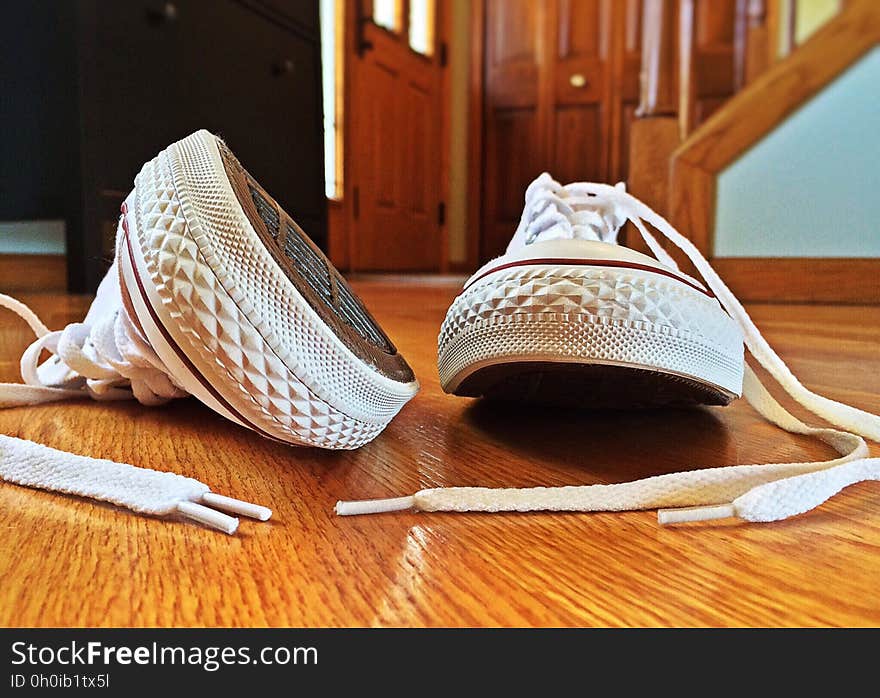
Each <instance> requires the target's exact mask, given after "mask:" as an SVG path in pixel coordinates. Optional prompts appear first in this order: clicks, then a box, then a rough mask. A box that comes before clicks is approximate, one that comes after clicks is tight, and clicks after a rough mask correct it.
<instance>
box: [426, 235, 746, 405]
mask: <svg viewBox="0 0 880 698" xmlns="http://www.w3.org/2000/svg"><path fill="white" fill-rule="evenodd" d="M570 242H571V241H566V244H568V245H569V246H570ZM617 254H620V253H619V252H618V253H617ZM553 262H555V263H546V262H544V261H543V260H541V261H539V262H537V261H536V263H531V264H530V263H528V262H527V261H526V262H525V263H524V262H522V261H518V262H517V263H516V264H515V265H505V264H504V263H503V260H499V264H498V268H497V269H495V270H489V272H481V273H480V274H479V275H478V276H477V278H476V279H475V280H474V281H472V282H470V283H469V284H468V285H466V287H465V290H464V291H463V292H462V293H461V294H460V295H459V296H458V298H456V300H455V301H454V302H453V304H452V306H451V307H450V309H449V312H448V313H447V316H446V319H445V321H444V323H443V326H442V328H441V332H440V337H439V339H438V366H439V373H440V381H441V385H442V387H443V389H444V390H445V391H446V392H449V393H453V394H456V395H462V396H469V397H478V396H486V397H496V398H502V399H513V400H525V401H531V402H541V403H548V404H564V405H568V406H579V407H637V406H638V407H651V406H661V405H685V404H710V405H724V404H727V403H729V402H730V401H731V400H732V399H734V398H735V397H737V396H739V395H740V394H741V390H742V372H743V348H742V337H741V334H740V332H739V329H738V328H737V326H736V324H735V323H734V322H733V321H732V320H731V318H730V317H729V316H728V315H727V314H726V313H725V312H724V311H723V310H722V309H721V307H720V305H719V304H718V302H717V301H716V300H715V299H714V298H712V297H711V296H710V295H708V294H707V293H706V292H704V291H703V290H702V289H700V288H699V287H698V286H695V285H694V284H693V283H690V282H686V281H685V280H682V279H679V278H675V276H674V275H673V274H671V273H666V272H662V273H661V272H660V271H657V270H653V269H649V268H646V267H644V266H643V265H639V264H633V265H632V266H627V264H626V263H625V261H619V260H618V261H616V262H615V263H614V264H613V265H605V266H603V265H602V264H601V263H597V264H592V263H590V261H589V260H576V259H559V260H553Z"/></svg>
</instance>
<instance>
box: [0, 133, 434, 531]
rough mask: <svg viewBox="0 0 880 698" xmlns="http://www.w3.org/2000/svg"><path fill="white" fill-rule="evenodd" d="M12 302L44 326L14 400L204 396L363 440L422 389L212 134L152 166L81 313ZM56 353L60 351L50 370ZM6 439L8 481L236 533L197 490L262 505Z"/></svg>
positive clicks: (332, 441)
mask: <svg viewBox="0 0 880 698" xmlns="http://www.w3.org/2000/svg"><path fill="white" fill-rule="evenodd" d="M0 305H4V306H6V307H8V308H10V309H11V310H14V311H15V312H17V313H18V314H20V315H21V316H22V317H24V318H25V319H26V320H27V321H28V322H29V324H30V325H31V327H32V328H33V330H34V332H35V333H36V334H37V337H38V339H37V341H36V342H34V344H33V345H31V347H30V348H29V349H28V350H27V351H26V352H25V354H24V356H23V357H22V379H23V380H24V385H21V384H3V385H0V406H7V407H8V406H14V405H24V404H35V403H38V402H46V401H51V400H62V399H68V398H76V397H83V396H85V395H88V396H91V397H93V398H95V399H98V400H108V399H127V398H135V399H137V400H139V401H140V402H142V403H144V404H148V405H156V404H162V403H164V402H166V401H167V400H170V399H173V398H177V397H184V396H187V395H194V396H196V397H197V398H198V399H199V400H201V401H202V402H203V403H204V404H206V405H207V406H208V407H210V408H211V409H213V410H215V411H216V412H218V413H219V414H221V415H223V416H224V417H226V418H227V419H229V420H231V421H233V422H235V423H237V424H239V425H241V426H244V427H247V428H248V429H252V430H253V431H255V432H257V433H258V434H260V435H262V436H265V437H268V438H271V439H275V440H279V441H283V442H286V443H290V444H295V445H306V446H320V447H323V448H334V449H351V448H356V447H358V446H361V445H363V444H365V443H367V442H369V441H371V440H372V439H374V438H375V437H376V436H377V435H378V434H379V433H380V432H381V431H382V430H383V429H384V428H385V426H386V425H387V424H388V423H389V422H390V420H391V419H392V418H393V417H394V416H395V415H396V414H397V412H398V411H399V410H400V408H401V407H402V406H403V405H404V404H405V403H406V402H407V401H408V400H409V399H410V398H411V397H412V396H413V395H414V394H415V393H416V392H417V390H418V383H417V382H416V380H415V377H414V375H413V373H412V371H411V369H410V368H409V366H408V365H407V364H406V362H405V361H404V359H403V358H402V357H401V356H400V354H398V353H397V351H396V349H395V348H394V346H393V344H392V343H391V341H390V340H389V339H388V337H387V336H386V335H385V333H384V332H383V331H382V330H381V328H380V327H379V326H378V324H377V323H376V321H375V320H374V319H373V318H372V317H371V316H370V314H369V313H368V312H367V310H366V309H365V308H364V306H363V304H362V303H361V301H360V300H359V299H358V298H357V296H355V294H354V293H353V292H352V290H351V289H350V287H349V286H348V284H347V283H346V282H345V280H344V279H343V278H342V276H341V275H340V274H339V272H337V271H336V269H335V268H334V267H333V265H332V264H331V263H330V262H329V261H328V260H327V258H326V257H325V256H324V255H323V254H322V253H321V252H320V250H318V248H317V247H315V245H314V244H313V243H312V242H311V240H309V239H308V237H307V236H306V235H305V233H303V231H302V230H301V229H300V228H299V227H298V226H297V225H296V223H295V222H294V221H293V219H292V218H290V216H289V215H288V214H287V213H286V212H285V211H284V210H282V209H281V207H280V206H278V204H277V203H276V202H275V201H274V200H273V199H272V198H271V197H270V196H269V195H268V194H267V193H266V192H265V191H264V190H263V189H262V188H261V187H260V185H259V184H258V183H257V182H256V181H255V180H254V179H253V178H252V177H251V176H250V175H249V174H248V173H247V172H246V171H245V170H244V169H243V168H242V167H241V165H240V164H239V163H238V161H237V160H236V159H235V157H234V156H233V155H232V154H231V153H230V152H229V150H228V149H227V148H226V146H225V145H224V144H223V143H222V141H220V140H219V139H217V138H216V137H215V136H213V135H212V134H210V133H208V132H207V131H198V132H197V133H194V134H192V135H191V136H189V137H187V138H185V139H183V140H182V141H179V142H178V143H175V144H173V145H171V146H169V147H168V148H166V149H165V150H164V151H163V152H161V153H160V154H159V155H158V156H157V157H156V158H154V159H153V160H152V161H150V162H148V163H147V164H146V165H144V167H143V169H142V170H141V172H140V174H139V175H138V176H137V178H136V179H135V186H134V189H133V190H132V192H131V194H130V195H129V196H128V198H127V199H126V200H125V203H124V205H123V215H122V216H121V217H120V223H119V231H118V235H117V249H116V259H115V261H114V263H113V267H112V268H111V269H110V272H109V273H108V274H107V276H106V278H105V279H104V281H103V282H102V283H101V286H100V288H99V290H98V295H97V297H96V299H95V302H94V303H93V305H92V307H91V308H90V310H89V312H88V315H87V316H86V318H85V320H84V321H83V322H82V323H77V324H73V325H69V326H68V327H67V328H66V329H65V330H64V331H61V332H49V330H48V329H47V328H46V327H45V326H44V325H43V323H42V322H40V320H39V319H38V318H37V317H36V316H35V315H34V314H33V313H32V312H31V311H30V310H29V309H28V308H26V307H24V306H23V305H22V304H20V303H18V302H17V301H15V300H14V299H11V298H9V297H8V296H0ZM43 349H48V350H49V351H50V352H52V353H53V354H54V356H53V357H52V358H51V359H50V360H49V361H47V362H45V363H43V364H42V365H40V366H38V365H37V361H38V360H39V357H40V353H41V351H42V350H43ZM0 447H2V450H3V451H4V453H3V455H2V458H0V477H2V478H3V479H4V480H7V481H10V482H17V483H19V484H23V485H28V486H32V487H41V488H44V489H51V490H58V491H63V492H69V493H75V494H80V495H83V496H88V497H92V498H95V499H101V500H105V501H111V502H114V503H116V504H120V505H122V506H127V507H129V508H132V509H135V510H137V511H141V512H146V513H152V514H157V515H163V514H170V513H175V512H176V513H179V514H181V513H182V514H183V515H185V516H189V517H191V518H196V519H199V520H202V521H204V522H206V523H208V524H210V525H215V526H216V527H218V528H221V529H223V530H227V531H230V529H232V530H234V526H233V523H232V522H233V521H234V520H233V519H231V517H223V515H219V514H218V515H216V516H215V515H214V514H216V512H210V513H207V512H206V511H203V509H205V507H203V506H201V505H198V504H197V502H202V503H206V502H209V501H210V502H211V505H212V506H215V507H217V508H223V505H224V503H225V505H227V506H226V508H227V509H229V508H230V507H232V511H238V512H239V513H247V511H248V509H247V507H246V506H244V505H242V506H238V505H230V504H229V502H223V501H220V500H217V498H216V497H214V496H211V495H207V499H206V498H205V497H206V492H207V491H208V488H207V486H205V485H202V484H201V483H196V482H195V481H193V480H189V479H188V478H181V477H179V476H175V475H172V474H170V473H156V472H155V471H150V470H145V469H142V468H134V467H132V466H127V465H120V464H116V463H112V462H109V461H95V460H93V459H88V458H78V457H75V456H71V455H70V454H64V453H61V452H58V451H54V450H53V449H48V448H46V447H43V446H38V445H37V444H32V443H30V442H26V441H22V440H20V439H13V438H11V437H7V436H0ZM197 506H198V507H200V508H194V507H197ZM236 507H237V508H236ZM208 511H210V510H208ZM254 511H256V513H257V514H258V515H259V517H262V516H265V515H267V512H268V510H265V509H263V508H257V509H256V510H254ZM230 532H231V531H230Z"/></svg>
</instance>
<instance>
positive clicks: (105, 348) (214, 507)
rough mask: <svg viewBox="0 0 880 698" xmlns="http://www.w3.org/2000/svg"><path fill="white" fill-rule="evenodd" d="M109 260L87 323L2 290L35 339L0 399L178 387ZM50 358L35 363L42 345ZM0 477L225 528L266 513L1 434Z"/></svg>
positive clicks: (178, 479) (131, 393)
mask: <svg viewBox="0 0 880 698" xmlns="http://www.w3.org/2000/svg"><path fill="white" fill-rule="evenodd" d="M118 284H119V278H118V271H117V268H116V265H115V263H114V267H112V268H111V269H110V271H109V273H108V274H107V276H106V277H105V279H104V281H103V282H102V283H101V286H100V287H99V289H98V295H97V297H96V299H95V303H94V304H93V306H92V309H91V310H90V311H89V314H88V316H87V317H86V321H85V322H81V323H73V324H70V325H68V326H67V327H66V328H65V329H64V330H61V331H57V332H50V331H49V329H48V328H47V327H46V325H45V324H43V322H42V321H41V320H40V319H39V317H37V315H36V314H35V313H34V312H33V311H32V310H31V309H30V308H28V307H27V306H26V305H25V304H24V303H21V302H20V301H18V300H16V299H15V298H11V297H10V296H7V295H4V294H0V306H2V307H5V308H7V309H9V310H11V311H12V312H14V313H16V314H17V315H18V316H19V317H21V318H23V319H24V320H25V321H26V322H27V323H28V325H30V327H31V329H32V330H33V332H34V334H35V335H36V337H37V339H36V341H34V342H33V343H32V344H31V345H30V346H29V347H28V348H27V349H26V350H25V352H24V354H23V355H22V358H21V377H22V380H23V381H24V383H0V408H4V407H17V406H24V405H36V404H40V403H45V402H53V401H58V400H70V399H77V398H83V397H91V398H92V399H94V400H100V401H103V400H127V399H129V400H130V399H132V398H134V399H137V400H138V401H139V402H141V403H143V404H146V405H159V404H162V403H164V402H167V401H168V400H170V399H173V398H177V397H183V396H186V395H187V393H186V392H185V391H184V390H182V389H181V388H179V387H177V386H176V385H175V384H174V382H173V379H172V376H171V375H170V374H169V373H168V372H167V370H166V369H165V367H164V365H163V364H162V361H161V359H159V357H158V356H157V355H156V353H155V351H153V349H152V347H151V346H150V344H149V342H148V341H147V340H146V338H144V337H143V336H142V335H141V334H140V331H139V330H138V329H137V327H135V326H134V324H133V323H132V321H131V319H130V318H129V317H128V313H127V312H126V311H125V309H124V308H123V307H122V304H121V297H120V293H119V285H118ZM44 350H47V351H49V352H50V353H51V354H53V355H54V356H53V358H52V359H50V360H49V361H47V362H45V363H43V364H42V365H39V359H40V355H41V353H42V352H43V351H44ZM0 479H2V480H5V481H7V482H12V483H15V484H18V485H24V486H27V487H36V488H39V489H44V490H50V491H54V492H64V493H66V494H75V495H79V496H82V497H89V498H91V499H97V500H101V501H105V502H111V503H113V504H116V505H118V506H121V507H125V508H128V509H131V510H132V511H137V512H140V513H142V514H151V515H154V516H169V515H179V516H183V517H185V518H189V519H192V520H195V521H198V522H200V523H202V524H204V525H206V526H210V527H212V528H216V529H218V530H221V531H223V532H225V533H230V534H231V533H234V532H235V530H236V529H237V527H238V519H237V518H235V517H233V516H228V515H227V514H224V513H222V512H229V513H231V514H239V515H241V516H247V517H250V518H255V519H259V520H261V521H265V520H267V519H268V518H269V517H270V516H271V514H272V512H271V511H270V510H269V509H267V508H266V507H261V506H258V505H256V504H251V503H249V502H243V501H240V500H237V499H232V498H230V497H224V496H223V495H218V494H216V493H213V492H211V490H210V488H209V487H208V486H207V485H205V484H203V483H201V482H199V481H198V480H194V479H192V478H188V477H183V476H181V475H176V474H174V473H171V472H160V471H156V470H151V469H148V468H140V467H136V466H133V465H129V464H126V463H117V462H115V461H111V460H104V459H97V458H90V457H87V456H77V455H73V454H71V453H66V452H64V451H59V450H57V449H54V448H49V447H48V446H43V445H41V444H36V443H34V442H32V441H28V440H25V439H19V438H16V437H12V436H6V435H4V434H0Z"/></svg>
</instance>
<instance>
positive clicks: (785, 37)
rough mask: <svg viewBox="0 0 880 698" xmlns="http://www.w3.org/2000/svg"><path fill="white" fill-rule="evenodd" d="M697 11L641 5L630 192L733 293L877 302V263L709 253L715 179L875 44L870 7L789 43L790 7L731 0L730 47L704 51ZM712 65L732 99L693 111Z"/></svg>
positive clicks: (848, 5)
mask: <svg viewBox="0 0 880 698" xmlns="http://www.w3.org/2000/svg"><path fill="white" fill-rule="evenodd" d="M698 6H699V0H678V1H677V2H671V1H666V0H644V11H645V16H644V24H643V26H644V27H645V35H644V43H643V49H642V51H643V53H642V55H643V58H642V61H643V63H642V82H641V89H642V95H641V103H640V107H639V111H638V112H637V116H638V117H639V118H638V119H637V120H636V121H635V122H634V124H633V127H632V136H631V149H630V177H629V180H628V185H629V189H630V191H632V192H633V193H634V194H635V195H636V196H639V197H640V198H642V199H643V200H645V201H646V203H648V204H649V205H650V206H652V207H653V208H655V209H656V210H657V211H659V212H660V213H662V214H664V215H665V216H666V217H667V218H669V219H670V221H671V222H672V223H673V225H675V226H676V227H677V228H678V229H679V230H680V231H681V232H682V233H683V234H685V235H687V236H689V237H690V238H691V239H692V240H693V241H694V243H695V244H696V245H697V247H698V248H699V249H700V250H701V252H702V253H703V254H704V255H705V256H707V257H708V258H710V259H711V261H712V264H713V266H715V267H716V269H717V270H718V271H719V272H720V273H721V275H722V276H723V277H724V278H725V279H726V281H727V283H728V284H729V285H730V286H731V288H732V289H733V290H734V292H735V293H737V294H738V295H739V296H740V298H742V299H744V300H780V301H782V300H784V301H826V302H880V284H878V283H877V279H878V278H880V276H878V275H880V260H878V259H827V258H824V259H823V258H766V257H764V258H726V259H725V258H715V257H713V254H712V231H713V230H714V206H715V196H716V183H717V178H718V175H719V174H720V173H721V172H722V171H723V170H724V169H725V168H727V167H728V166H729V165H730V164H731V163H733V162H734V161H735V160H737V159H738V158H739V157H740V156H741V155H742V154H743V153H745V152H746V151H747V150H748V149H749V148H751V147H752V146H753V145H755V144H756V143H757V142H758V141H760V140H761V139H762V138H764V137H765V136H767V135H768V134H769V133H770V132H772V131H773V130H774V129H775V128H777V127H778V126H779V125H780V124H781V123H782V122H784V121H785V120H786V119H787V118H788V117H789V116H790V115H791V114H792V113H793V112H794V111H795V110H797V109H798V108H799V107H800V106H802V105H803V104H804V103H806V102H807V101H808V100H809V99H811V98H812V97H813V96H814V95H816V94H817V93H818V92H820V91H821V90H822V89H824V88H825V87H826V86H827V85H829V84H830V83H831V82H833V81H834V80H835V79H836V78H837V77H838V76H840V75H841V74H842V73H843V72H844V71H846V70H847V68H849V67H850V66H851V65H853V64H854V63H855V62H856V61H858V60H859V59H860V58H861V57H862V56H864V55H865V54H866V53H867V52H868V51H870V50H871V49H872V48H874V47H875V46H877V45H878V43H880V3H878V2H876V0H847V1H846V2H843V3H841V9H840V11H839V13H838V14H837V15H836V16H835V17H834V18H833V19H831V20H830V21H829V22H828V23H827V24H825V25H824V26H823V27H822V28H820V29H819V30H818V31H817V32H816V33H815V34H814V35H813V36H811V37H810V38H809V39H808V40H807V41H805V42H804V43H803V44H802V45H800V46H795V41H794V26H795V22H794V12H795V8H796V6H797V5H796V3H794V2H791V1H790V0H754V1H752V0H748V1H746V0H740V2H738V4H737V19H736V26H735V30H734V37H735V40H734V42H733V50H732V52H730V53H728V54H724V53H722V52H718V51H717V50H716V51H715V52H714V53H712V51H711V47H710V51H709V55H707V52H706V49H705V47H703V48H700V46H699V44H698V42H697V41H695V18H696V16H697V10H698ZM782 18H785V22H783V21H782ZM701 51H702V54H701ZM786 52H787V55H784V54H786ZM780 54H783V55H780ZM721 60H728V61H730V62H731V63H732V75H733V85H732V87H733V92H734V94H732V95H731V96H730V98H728V99H726V100H725V101H724V102H723V104H720V105H718V106H717V108H716V109H715V110H714V111H713V112H712V113H711V114H710V115H709V116H708V117H705V118H704V117H703V114H702V113H701V109H700V99H701V90H703V91H705V85H706V83H707V82H711V79H712V78H707V77H706V75H705V73H706V71H707V70H711V69H712V68H711V66H713V65H715V66H717V65H718V62H719V61H721ZM713 61H714V63H713ZM715 70H716V72H717V67H716V69H715ZM628 242H630V243H631V244H633V242H634V241H633V236H632V235H630V236H629V238H628ZM635 244H637V243H635Z"/></svg>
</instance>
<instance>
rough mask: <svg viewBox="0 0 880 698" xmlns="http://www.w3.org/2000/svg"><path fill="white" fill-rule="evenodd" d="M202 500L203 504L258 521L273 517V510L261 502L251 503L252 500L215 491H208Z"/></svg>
mask: <svg viewBox="0 0 880 698" xmlns="http://www.w3.org/2000/svg"><path fill="white" fill-rule="evenodd" d="M201 501H202V503H203V504H207V505H209V506H212V507H214V508H215V509H219V510H220V511H228V512H229V513H230V514H238V515H239V516H247V517H248V518H249V519H257V521H268V520H269V519H270V518H272V510H271V509H269V508H268V507H261V506H260V505H259V504H251V503H250V502H244V501H242V500H240V499H233V498H232V497H226V496H224V495H222V494H217V493H215V492H207V493H206V494H204V495H203V496H202V500H201Z"/></svg>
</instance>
